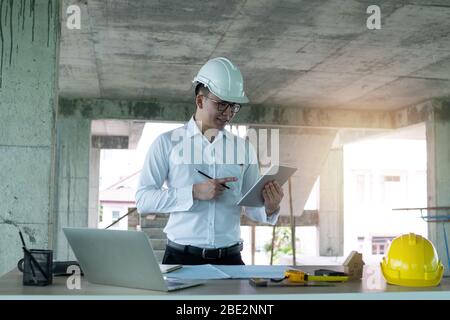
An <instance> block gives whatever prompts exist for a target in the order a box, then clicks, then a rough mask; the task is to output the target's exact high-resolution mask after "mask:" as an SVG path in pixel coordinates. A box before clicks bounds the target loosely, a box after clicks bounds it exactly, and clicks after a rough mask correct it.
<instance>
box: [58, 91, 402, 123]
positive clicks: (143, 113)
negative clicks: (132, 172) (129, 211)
mask: <svg viewBox="0 0 450 320" xmlns="http://www.w3.org/2000/svg"><path fill="white" fill-rule="evenodd" d="M194 111H195V105H194V103H186V102H180V103H176V102H161V101H132V100H109V99H67V98H60V109H59V113H60V115H61V116H63V117H80V118H85V119H128V120H129V119H133V120H148V121H162V122H164V121H167V122H185V121H188V120H189V118H190V117H191V116H192V114H193V113H194ZM233 122H234V123H235V124H245V125H252V126H258V125H262V126H277V127H311V128H328V129H336V128H354V129H361V128H364V129H375V130H377V129H393V128H394V127H393V120H392V115H391V114H390V113H388V112H383V111H365V110H363V111H355V110H342V109H339V110H335V109H316V108H301V107H298V108H297V107H296V108H293V107H282V106H276V105H274V106H263V105H249V106H245V107H244V108H242V110H241V111H240V112H239V113H238V114H237V115H236V117H235V119H234V120H233Z"/></svg>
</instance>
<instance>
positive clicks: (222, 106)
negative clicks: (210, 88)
mask: <svg viewBox="0 0 450 320" xmlns="http://www.w3.org/2000/svg"><path fill="white" fill-rule="evenodd" d="M204 97H205V98H208V99H209V100H211V101H213V102H215V103H216V105H217V111H219V112H220V113H224V112H225V111H227V109H228V108H230V109H231V112H233V114H236V113H238V112H239V110H240V109H241V105H240V104H239V103H234V102H226V101H217V100H215V99H212V98H210V97H208V96H204Z"/></svg>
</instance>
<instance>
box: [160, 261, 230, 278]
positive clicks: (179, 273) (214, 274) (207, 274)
mask: <svg viewBox="0 0 450 320" xmlns="http://www.w3.org/2000/svg"><path fill="white" fill-rule="evenodd" d="M168 277H170V278H177V279H185V280H188V279H205V280H212V279H229V278H230V276H229V275H228V274H226V273H224V272H222V271H221V270H220V269H218V268H216V266H213V265H211V264H201V265H197V266H189V265H183V268H181V269H178V270H175V271H172V272H171V273H170V276H168Z"/></svg>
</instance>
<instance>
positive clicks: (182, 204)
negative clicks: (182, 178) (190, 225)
mask: <svg viewBox="0 0 450 320" xmlns="http://www.w3.org/2000/svg"><path fill="white" fill-rule="evenodd" d="M176 190H177V195H176V199H177V211H187V210H189V209H190V208H191V207H192V205H193V204H194V197H193V195H192V185H189V186H187V187H182V188H177V189H176Z"/></svg>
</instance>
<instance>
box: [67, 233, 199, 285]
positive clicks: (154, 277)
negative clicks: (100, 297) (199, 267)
mask: <svg viewBox="0 0 450 320" xmlns="http://www.w3.org/2000/svg"><path fill="white" fill-rule="evenodd" d="M63 231H64V234H65V236H66V238H67V240H68V241H69V244H70V246H71V247H72V250H73V252H74V254H75V256H76V258H77V260H78V262H79V263H80V266H81V269H82V270H83V273H84V275H85V276H86V278H87V280H88V281H89V282H91V283H98V284H104V285H112V286H119V287H128V288H138V289H148V290H157V291H174V290H178V289H184V288H188V287H193V286H197V285H200V284H203V282H191V281H184V280H183V281H178V280H166V279H164V277H163V274H162V272H161V269H160V267H159V264H158V261H157V260H156V257H155V254H154V252H153V248H152V246H151V244H150V240H149V238H148V237H147V235H146V234H145V233H144V232H142V231H126V230H102V229H89V228H63Z"/></svg>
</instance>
